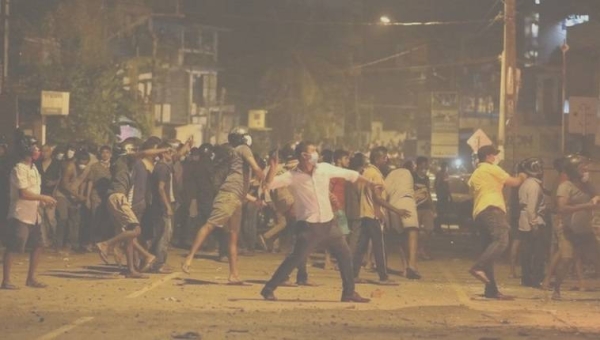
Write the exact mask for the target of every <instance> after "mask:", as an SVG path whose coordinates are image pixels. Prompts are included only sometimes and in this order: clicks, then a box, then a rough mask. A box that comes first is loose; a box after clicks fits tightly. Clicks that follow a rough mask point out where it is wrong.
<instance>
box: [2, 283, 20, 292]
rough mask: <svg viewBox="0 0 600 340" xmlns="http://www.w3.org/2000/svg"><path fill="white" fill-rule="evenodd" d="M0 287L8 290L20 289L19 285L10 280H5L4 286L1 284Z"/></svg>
mask: <svg viewBox="0 0 600 340" xmlns="http://www.w3.org/2000/svg"><path fill="white" fill-rule="evenodd" d="M0 289H7V290H18V289H19V287H17V286H15V285H13V284H12V283H10V282H3V283H2V286H0Z"/></svg>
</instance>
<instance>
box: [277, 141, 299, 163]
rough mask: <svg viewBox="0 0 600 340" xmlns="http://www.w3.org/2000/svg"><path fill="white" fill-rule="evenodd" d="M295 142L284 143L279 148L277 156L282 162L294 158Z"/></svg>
mask: <svg viewBox="0 0 600 340" xmlns="http://www.w3.org/2000/svg"><path fill="white" fill-rule="evenodd" d="M295 149H296V147H295V144H286V145H284V147H283V148H281V150H279V158H280V159H281V160H282V161H284V162H289V161H291V160H293V159H296V155H295Z"/></svg>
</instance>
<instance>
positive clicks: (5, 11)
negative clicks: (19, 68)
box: [0, 0, 10, 93]
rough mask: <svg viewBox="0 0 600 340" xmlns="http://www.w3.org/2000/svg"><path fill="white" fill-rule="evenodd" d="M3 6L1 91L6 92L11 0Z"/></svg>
mask: <svg viewBox="0 0 600 340" xmlns="http://www.w3.org/2000/svg"><path fill="white" fill-rule="evenodd" d="M3 5H4V6H3V7H2V19H4V38H3V39H2V40H3V41H4V47H3V49H2V83H1V84H0V93H4V92H6V88H7V87H8V86H7V84H8V49H9V29H10V26H9V16H10V0H4V1H3Z"/></svg>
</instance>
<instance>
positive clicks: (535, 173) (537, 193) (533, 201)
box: [518, 158, 550, 288]
mask: <svg viewBox="0 0 600 340" xmlns="http://www.w3.org/2000/svg"><path fill="white" fill-rule="evenodd" d="M520 168H521V170H522V171H523V172H525V174H527V179H526V180H525V181H524V182H523V184H522V185H521V186H520V187H519V207H520V210H519V222H518V225H519V230H518V232H519V234H520V237H519V239H520V240H521V285H522V286H525V287H533V288H539V287H541V283H542V280H543V279H544V263H545V262H546V250H547V249H548V245H549V242H548V241H549V237H548V236H550V230H549V228H548V217H549V216H548V209H547V204H546V199H545V196H544V188H543V186H542V178H543V176H544V164H543V163H542V161H541V160H540V159H539V158H528V159H526V160H524V161H523V162H521V166H520Z"/></svg>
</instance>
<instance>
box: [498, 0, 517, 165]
mask: <svg viewBox="0 0 600 340" xmlns="http://www.w3.org/2000/svg"><path fill="white" fill-rule="evenodd" d="M516 40H517V27H516V0H504V52H503V53H502V71H501V72H502V75H501V82H500V117H499V120H498V149H499V150H500V151H501V152H502V153H503V154H504V155H505V143H506V126H507V125H508V126H509V128H511V130H514V129H512V127H513V126H514V125H515V123H516V122H515V121H514V120H515V111H516V103H517V101H516V99H517V94H516V93H517V91H516V90H517V87H516V74H517V72H516V69H517V46H516V45H517V43H516ZM513 137H514V136H513ZM513 143H514V141H513Z"/></svg>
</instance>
